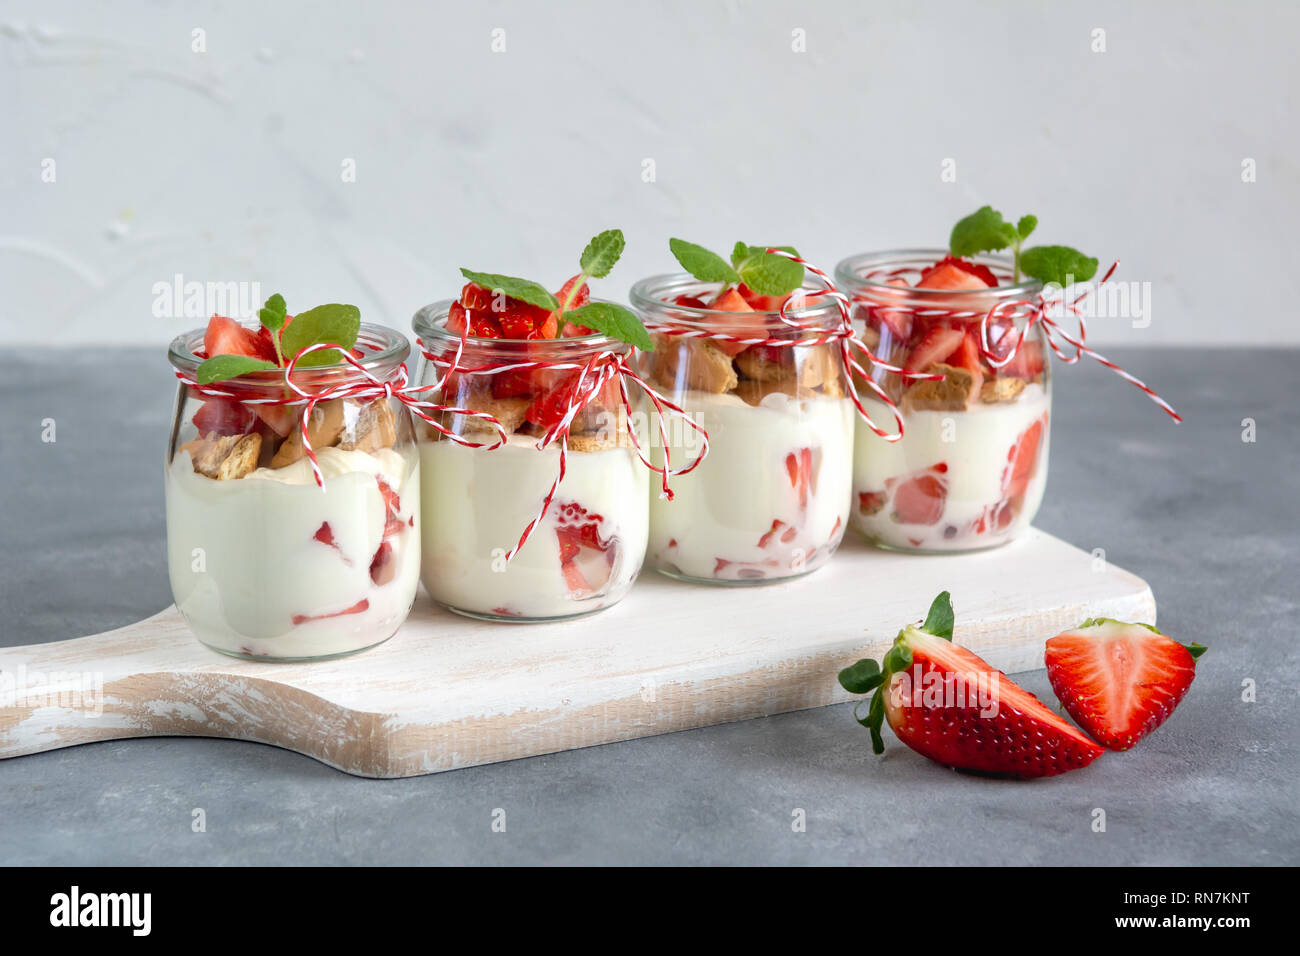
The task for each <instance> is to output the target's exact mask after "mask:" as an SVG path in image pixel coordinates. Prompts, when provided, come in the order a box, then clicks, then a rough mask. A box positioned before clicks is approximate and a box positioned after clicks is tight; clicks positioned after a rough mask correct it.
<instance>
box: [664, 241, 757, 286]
mask: <svg viewBox="0 0 1300 956" xmlns="http://www.w3.org/2000/svg"><path fill="white" fill-rule="evenodd" d="M668 248H669V249H670V250H672V253H673V258H674V259H676V260H677V261H678V262H679V263H681V266H682V268H683V269H685V270H686V271H687V272H689V273H690V274H691V275H693V276H695V278H697V279H699V280H700V281H701V282H725V283H726V284H727V285H731V284H732V283H733V282H739V281H740V276H739V275H738V274H737V273H736V270H735V269H733V268H731V266H729V265H727V260H726V259H724V258H722V256H720V255H718V254H717V253H714V252H710V251H709V250H708V249H705V248H704V247H703V246H697V245H696V244H695V243H693V242H687V241H686V240H685V239H669V240H668Z"/></svg>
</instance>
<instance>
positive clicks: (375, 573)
mask: <svg viewBox="0 0 1300 956" xmlns="http://www.w3.org/2000/svg"><path fill="white" fill-rule="evenodd" d="M395 577H397V562H396V561H394V560H393V546H392V545H391V544H390V543H389V542H387V541H381V542H379V547H378V548H376V549H375V556H374V557H373V558H371V559H370V580H371V581H373V582H374V584H375V586H376V587H383V586H384V585H385V584H387V583H388V582H389V581H391V580H393V578H395Z"/></svg>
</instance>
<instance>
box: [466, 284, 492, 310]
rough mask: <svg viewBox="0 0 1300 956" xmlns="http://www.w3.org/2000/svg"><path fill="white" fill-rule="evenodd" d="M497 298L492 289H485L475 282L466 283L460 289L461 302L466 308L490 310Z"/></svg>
mask: <svg viewBox="0 0 1300 956" xmlns="http://www.w3.org/2000/svg"><path fill="white" fill-rule="evenodd" d="M495 299H496V296H494V295H493V294H492V290H491V289H485V288H483V287H482V286H481V285H478V284H477V283H475V282H467V283H465V288H463V289H461V290H460V304H461V305H463V306H464V307H465V308H466V309H474V310H476V311H479V312H490V311H492V304H493V301H494V300H495Z"/></svg>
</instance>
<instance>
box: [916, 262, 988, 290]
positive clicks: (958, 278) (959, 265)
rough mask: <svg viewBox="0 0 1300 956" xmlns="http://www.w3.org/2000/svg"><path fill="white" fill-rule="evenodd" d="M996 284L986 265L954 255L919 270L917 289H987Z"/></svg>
mask: <svg viewBox="0 0 1300 956" xmlns="http://www.w3.org/2000/svg"><path fill="white" fill-rule="evenodd" d="M997 284H998V280H997V276H995V275H994V274H993V271H992V270H991V269H989V267H988V266H982V265H979V264H978V263H974V262H968V261H967V260H965V259H959V258H957V257H956V256H944V257H943V258H942V259H940V260H939V261H938V262H936V263H935V264H934V265H932V266H929V267H928V268H926V269H922V270H921V279H920V281H919V282H917V283H916V287H917V288H918V289H987V288H990V287H992V286H995V285H997Z"/></svg>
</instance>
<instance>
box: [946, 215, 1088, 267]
mask: <svg viewBox="0 0 1300 956" xmlns="http://www.w3.org/2000/svg"><path fill="white" fill-rule="evenodd" d="M1037 227H1038V217H1037V216H1032V215H1029V216H1021V217H1020V219H1019V221H1018V222H1016V223H1015V224H1014V225H1013V224H1012V223H1009V222H1007V221H1006V220H1005V219H1003V218H1002V213H1000V212H998V211H997V210H996V209H994V208H993V207H992V206H981V207H980V208H979V209H977V210H975V211H974V212H973V213H971V214H970V215H969V216H966V217H965V218H964V219H959V220H958V221H957V225H955V226H953V227H952V234H951V235H950V236H949V237H948V251H949V252H951V253H952V254H953V255H954V256H959V257H961V258H966V257H967V256H973V255H975V254H977V253H980V252H999V251H1001V250H1003V249H1007V248H1010V249H1011V269H1012V281H1013V282H1019V281H1020V276H1021V274H1022V273H1023V274H1024V275H1027V276H1029V277H1031V278H1034V279H1038V280H1039V281H1040V282H1055V283H1056V284H1057V285H1062V286H1064V285H1069V284H1070V283H1071V282H1087V281H1088V280H1089V279H1091V278H1092V277H1093V276H1095V275H1096V274H1097V265H1098V263H1097V260H1096V259H1094V258H1092V257H1090V256H1085V255H1084V254H1083V253H1082V252H1080V251H1079V250H1077V249H1072V248H1070V247H1069V246H1035V247H1033V248H1032V249H1022V246H1023V245H1024V242H1025V240H1026V239H1028V238H1029V236H1030V235H1031V234H1032V233H1033V231H1034V230H1035V229H1036V228H1037Z"/></svg>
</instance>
